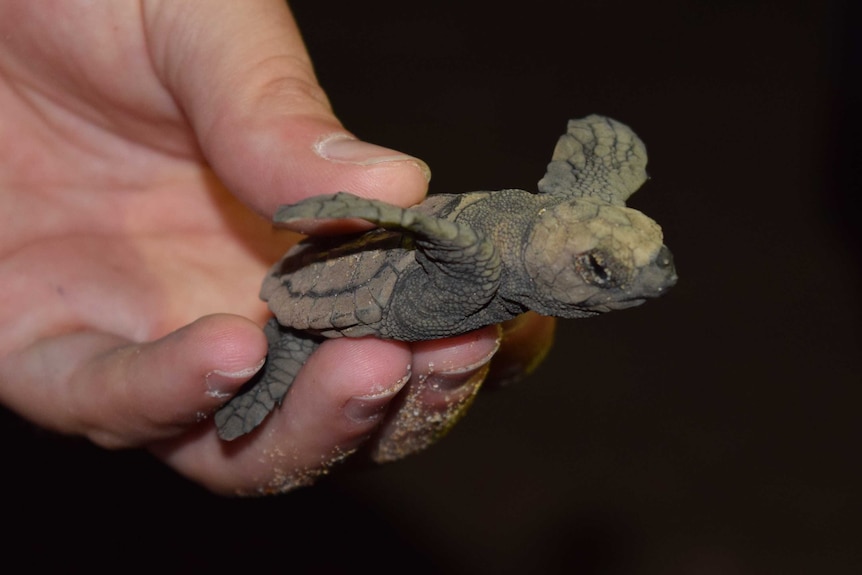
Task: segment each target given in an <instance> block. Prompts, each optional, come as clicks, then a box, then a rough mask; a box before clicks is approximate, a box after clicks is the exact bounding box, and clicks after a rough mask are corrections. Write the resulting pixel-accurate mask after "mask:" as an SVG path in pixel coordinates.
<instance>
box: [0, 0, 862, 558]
mask: <svg viewBox="0 0 862 575" xmlns="http://www.w3.org/2000/svg"><path fill="white" fill-rule="evenodd" d="M851 4H852V2H847V3H846V4H844V3H841V2H836V1H833V2H815V1H811V2H807V3H802V2H797V3H794V2H787V1H784V2H780V1H775V2H769V1H765V0H760V1H758V0H749V1H744V2H743V1H741V0H724V1H719V0H715V1H712V2H704V1H702V2H685V1H682V0H678V1H659V2H644V1H634V0H619V1H600V0H582V1H573V2H566V3H564V2H544V1H540V0H534V1H531V2H523V3H515V4H513V5H510V6H507V5H506V4H505V3H502V2H498V3H477V2H467V1H465V2H461V3H457V4H456V5H449V4H448V3H440V2H421V3H405V2H397V3H396V2H391V1H377V2H349V3H348V2H343V3H333V2H316V1H306V2H295V3H294V6H293V7H294V11H295V14H296V17H297V20H298V21H299V24H300V26H301V28H302V29H303V31H304V34H305V37H306V41H307V43H308V46H309V50H310V52H311V55H312V58H313V59H314V60H315V63H316V66H317V70H318V75H319V77H320V81H321V83H322V85H323V87H324V88H325V89H326V90H327V91H328V93H329V95H330V97H331V99H332V102H333V105H334V107H335V109H336V112H337V113H338V114H339V117H340V118H341V119H342V121H343V122H344V123H345V125H346V126H347V127H348V128H349V129H351V130H352V131H354V132H355V133H356V134H358V135H359V136H361V137H362V138H364V139H367V140H369V141H373V142H376V143H380V144H383V145H386V146H390V147H393V148H397V149H400V150H403V151H405V152H408V153H411V154H414V155H416V156H419V157H422V158H423V159H425V160H426V161H428V163H429V164H430V165H431V167H432V169H433V170H434V179H433V181H432V185H431V189H432V191H434V192H456V191H469V190H475V189H496V188H504V187H522V188H527V189H534V186H535V182H536V181H537V180H538V179H539V178H540V177H541V176H542V174H543V173H544V169H545V165H546V164H547V162H548V160H549V156H550V153H551V150H552V149H553V145H554V143H555V141H556V138H557V137H558V136H559V134H560V133H562V131H563V130H564V129H565V122H566V120H567V119H568V118H572V117H581V116H585V115H587V114H590V113H594V112H595V113H602V114H606V115H609V116H612V117H614V118H617V119H619V120H621V121H623V122H625V123H627V124H629V125H630V126H632V127H633V128H634V129H635V131H636V132H637V133H638V134H639V135H640V136H641V138H642V139H643V140H644V141H645V142H646V144H647V147H648V150H649V154H650V175H651V176H652V180H651V181H650V182H649V183H648V184H647V185H646V186H645V187H644V188H643V189H642V190H641V191H640V192H639V193H638V194H637V195H635V196H634V197H633V198H632V201H631V202H630V205H632V206H633V207H636V208H638V209H640V210H642V211H644V212H645V213H647V214H648V215H650V216H651V217H653V218H654V219H656V220H657V221H658V222H660V223H661V224H662V226H663V228H664V230H665V236H666V241H667V243H668V245H669V246H670V247H671V249H672V250H673V252H674V254H675V256H676V261H677V266H678V271H679V274H680V278H681V279H680V282H679V284H678V285H677V287H676V288H674V290H672V292H671V293H670V294H668V296H667V297H665V298H663V299H661V300H657V301H653V302H649V303H648V304H647V305H645V306H643V307H641V308H638V309H635V310H630V311H626V312H623V313H617V314H610V315H607V316H603V317H601V318H598V319H593V320H590V321H570V322H562V323H561V324H560V329H559V336H558V339H557V342H556V344H555V349H554V352H553V353H552V354H551V357H550V359H549V360H548V361H547V362H546V363H545V364H544V365H543V366H542V367H541V368H540V370H539V371H538V372H537V373H536V374H535V375H534V376H533V377H532V378H531V379H530V380H529V381H527V382H525V383H523V384H521V385H519V386H516V387H511V388H508V389H505V390H501V391H489V392H487V393H483V394H482V395H481V396H480V398H479V400H478V401H477V402H476V404H475V405H474V407H473V409H472V411H471V413H470V414H469V416H468V417H467V418H466V419H465V420H464V421H463V422H462V423H461V424H460V425H459V426H458V428H457V429H456V430H455V431H453V432H452V434H451V435H450V436H449V437H447V438H446V439H445V440H444V441H443V442H441V443H439V444H438V445H436V446H435V447H433V448H432V449H430V450H429V451H427V452H425V453H423V454H421V455H419V456H415V457H412V458H410V459H408V460H406V461H403V462H400V463H397V464H392V465H388V466H383V467H376V468H371V469H367V470H358V471H352V472H350V473H344V474H335V476H333V477H329V478H327V479H325V480H323V481H321V482H320V483H319V484H318V485H317V486H315V487H313V488H310V489H304V490H301V491H298V492H294V493H292V494H289V495H287V496H283V497H279V498H270V499H263V500H230V499H221V498H217V497H214V496H211V495H209V494H208V493H206V492H205V491H203V490H202V489H200V488H198V487H197V486H195V485H192V484H189V483H187V482H186V481H185V480H183V479H181V478H180V477H178V476H176V475H174V474H173V473H172V472H171V471H169V470H168V469H166V468H163V467H162V466H161V465H160V464H158V463H157V462H155V461H153V460H152V459H150V457H149V456H147V455H146V454H144V453H140V452H119V453H112V452H106V451H101V450H99V449H96V448H94V447H92V446H90V445H88V444H85V443H82V442H79V441H74V440H68V439H60V438H56V437H53V436H51V435H49V434H46V433H44V432H40V431H38V430H34V429H32V428H31V427H29V426H28V425H26V424H24V423H22V422H20V421H18V420H17V419H15V418H13V417H10V416H8V415H6V416H4V417H3V418H2V420H0V423H2V425H3V428H4V431H5V432H6V433H5V435H4V437H5V439H4V440H3V441H2V444H0V445H2V448H3V450H4V463H3V466H2V468H3V479H2V480H0V486H2V487H3V489H4V491H5V494H6V498H7V500H8V501H9V504H8V505H7V506H5V507H6V511H5V512H4V516H5V521H4V522H3V523H4V524H5V525H6V527H8V528H11V529H12V531H13V532H14V533H15V534H16V535H15V536H14V537H12V538H11V539H10V538H9V537H8V536H4V543H3V547H4V548H5V551H6V557H7V561H8V560H10V558H12V557H20V558H23V559H25V560H26V561H28V563H29V564H30V565H39V564H42V563H44V564H46V565H51V566H58V567H64V568H65V569H64V570H69V571H75V570H83V569H84V568H98V567H110V566H113V567H114V568H115V569H118V570H120V571H125V570H127V569H128V568H129V567H136V568H157V569H159V570H161V571H167V572H174V571H202V570H208V569H215V568H221V569H228V568H237V569H240V568H242V569H245V570H247V571H248V572H270V571H272V572H276V571H278V572H286V573H330V572H331V573H342V572H344V573H346V572H354V571H356V570H358V569H362V570H364V569H373V570H377V571H384V572H393V571H395V570H398V571H399V572H402V571H403V572H416V573H425V572H428V573H431V572H447V573H467V572H471V573H524V572H533V573H557V572H569V573H583V574H593V573H596V574H598V573H660V574H676V573H680V574H683V573H709V574H711V573H716V574H725V573H733V574H735V573H745V574H747V573H833V574H834V573H859V572H862V550H860V549H859V546H860V536H862V529H860V526H859V517H860V512H862V497H860V484H862V481H860V480H862V474H860V472H859V470H858V469H857V467H858V465H859V461H858V459H859V440H860V438H862V433H860V424H859V416H858V411H859V403H860V399H862V393H860V384H862V378H860V369H859V352H860V346H859V343H860V341H859V339H860V338H859V335H860V333H859V332H860V329H859V328H860V321H859V320H860V303H859V300H858V296H859V293H860V290H859V287H860V273H859V272H860V266H859V253H858V248H859V238H860V236H859V233H858V231H857V230H858V223H857V221H856V220H858V217H856V213H857V212H856V211H855V210H853V209H851V201H852V200H853V199H855V197H854V196H857V195H858V194H859V192H860V178H859V174H858V164H859V161H858V155H859V153H860V146H859V132H858V130H859V127H860V123H859V122H858V119H859V106H860V105H862V102H860V93H859V92H858V89H856V88H855V87H854V86H853V85H852V83H851V79H852V77H853V75H857V74H858V72H859V70H860V64H862V57H860V41H859V40H857V39H856V38H854V37H853V34H854V33H855V34H856V35H857V37H858V36H859V35H860V30H859V29H858V21H859V20H858V17H859V10H858V9H857V8H855V7H851ZM456 6H457V7H456ZM854 26H855V27H856V29H854ZM322 191H323V190H322ZM117 557H119V558H120V562H119V563H114V560H115V558H117Z"/></svg>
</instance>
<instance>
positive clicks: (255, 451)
mask: <svg viewBox="0 0 862 575" xmlns="http://www.w3.org/2000/svg"><path fill="white" fill-rule="evenodd" d="M0 37H2V38H3V39H4V41H3V42H2V43H0V219H2V220H3V221H2V224H0V285H2V286H3V288H2V294H3V295H2V299H0V402H2V403H3V404H4V405H6V406H8V407H9V408H11V409H12V410H13V411H15V412H17V413H18V414H20V415H21V416H23V417H24V418H27V419H29V420H31V421H32V422H34V423H35V424H37V425H40V426H43V427H46V428H48V429H51V430H54V431H57V432H60V433H64V434H75V435H83V436H86V437H88V438H89V439H90V440H92V441H93V442H94V443H96V444H98V445H100V446H103V447H106V448H130V447H143V448H147V449H149V450H150V451H151V452H152V453H153V454H154V455H155V456H156V457H158V458H160V459H161V460H163V461H164V462H165V463H166V464H167V465H169V466H170V467H172V468H174V469H176V470H177V471H178V472H179V473H181V474H183V475H185V476H186V477H188V478H189V479H191V480H193V481H195V482H197V483H199V484H201V485H203V486H204V487H206V488H207V489H210V490H212V491H214V492H217V493H225V494H228V493H258V492H272V491H285V490H288V489H290V488H292V487H295V486H297V485H301V484H304V483H308V482H310V481H311V480H313V479H314V477H316V476H317V475H319V472H320V471H321V470H322V469H325V468H327V467H328V465H329V464H330V463H331V462H332V461H333V459H335V458H338V457H340V456H343V455H344V454H349V453H351V452H353V451H354V450H356V449H357V448H360V447H363V446H368V447H370V448H371V449H370V451H374V450H375V449H378V448H380V447H381V446H383V447H384V448H385V449H386V450H387V451H389V452H395V453H403V454H408V453H409V452H410V451H411V448H410V447H407V448H404V449H400V450H399V449H398V446H397V445H395V446H394V447H393V445H392V443H393V442H398V441H402V437H403V433H401V434H399V433H396V432H394V431H393V429H394V427H395V426H394V425H393V424H392V423H391V422H392V421H393V420H394V419H397V409H396V408H395V407H393V408H392V409H388V408H389V407H390V405H389V404H390V403H391V402H392V400H393V399H394V398H395V397H396V396H397V394H398V393H399V392H400V393H404V392H405V390H407V389H411V388H412V389H414V390H417V389H418V390H419V391H420V393H418V397H419V398H420V401H421V403H422V405H423V409H425V410H426V411H427V412H429V413H430V412H434V411H439V412H445V411H446V410H447V408H448V407H450V406H451V405H453V404H455V403H457V402H459V401H463V399H464V398H465V397H466V396H467V395H469V394H470V393H472V391H474V390H475V387H476V385H478V382H477V379H481V375H482V373H483V371H484V366H485V365H486V364H487V363H488V361H489V360H490V358H491V356H492V355H493V354H494V352H495V351H496V350H497V349H498V343H499V337H498V333H499V332H498V330H497V329H496V328H495V327H489V328H485V329H483V330H479V331H477V332H474V333H471V334H467V335H464V336H460V337H458V338H452V339H448V340H439V341H436V342H424V343H417V344H412V345H410V344H405V343H402V342H392V341H380V340H375V339H370V338H364V339H357V340H349V339H340V340H332V341H327V342H326V343H325V344H324V345H322V346H321V347H320V349H319V350H318V351H317V352H316V353H315V354H314V356H313V357H312V358H311V359H310V360H309V362H308V363H307V364H306V366H305V367H304V368H303V370H302V371H301V373H300V375H299V377H298V378H297V380H296V382H295V385H294V387H293V388H292V390H291V392H290V394H288V397H287V400H286V401H285V403H284V405H283V406H282V407H281V409H279V410H277V412H276V414H275V415H274V417H271V418H269V420H268V421H267V423H266V424H265V426H262V428H261V429H260V430H259V431H257V432H255V433H254V434H252V435H251V436H249V437H246V438H243V439H242V440H239V441H236V442H233V443H231V444H230V445H227V444H225V442H222V441H221V440H219V439H218V437H217V435H216V431H215V427H214V426H213V424H212V420H211V414H212V412H213V411H214V410H215V409H216V408H217V407H218V406H219V405H221V404H222V403H223V402H224V401H225V400H226V399H227V397H228V396H229V395H230V394H232V393H233V392H234V391H236V390H237V389H238V388H239V387H240V386H241V385H242V384H243V383H244V382H245V381H246V380H247V379H248V378H249V377H250V376H251V375H252V374H253V373H254V372H255V371H256V370H257V369H258V368H259V367H260V365H261V362H262V360H263V358H264V356H265V353H266V341H265V337H264V335H263V333H262V331H261V329H260V326H261V325H262V324H263V323H264V322H265V321H266V319H267V317H268V315H269V314H268V312H267V310H266V308H265V305H264V304H263V303H262V302H260V301H259V300H258V298H257V292H258V288H259V285H260V281H261V279H262V277H263V276H264V274H265V272H266V270H267V268H268V266H269V265H270V264H271V263H272V262H273V261H275V260H277V259H278V258H279V257H280V256H281V254H282V253H283V252H284V251H285V250H286V249H287V247H288V246H289V245H291V243H293V242H295V241H296V239H297V237H298V236H297V235H294V234H291V233H290V232H284V231H282V232H275V231H273V228H272V225H271V224H270V222H269V218H270V217H271V215H272V213H273V212H274V211H275V209H276V207H277V206H278V205H279V204H284V203H290V202H293V201H297V200H300V199H302V198H304V197H307V196H310V195H314V194H320V193H331V192H333V191H338V190H342V191H348V192H352V193H354V194H358V195H361V196H365V197H372V198H377V199H381V200H384V201H387V202H391V203H394V204H398V205H402V206H409V205H412V204H415V203H417V202H419V201H421V199H422V198H423V197H424V195H425V193H426V192H427V186H428V177H429V175H428V174H429V172H428V169H427V167H426V166H425V165H424V163H422V162H421V161H420V160H418V159H416V158H412V157H410V156H407V155H405V154H402V153H400V152H398V151H394V150H390V149H386V148H383V147H380V146H375V145H372V144H368V143H364V142H361V141H360V140H358V139H356V138H355V137H354V136H353V135H352V134H350V133H349V132H348V131H347V130H346V129H345V128H344V127H343V126H342V125H341V123H340V122H339V121H338V119H336V117H335V116H334V114H333V111H332V109H331V108H330V106H329V103H328V100H327V98H326V95H325V93H324V92H323V90H322V89H321V88H320V86H318V84H317V80H316V78H315V75H314V72H313V69H312V66H311V62H310V60H309V57H308V55H307V53H306V50H305V47H304V45H303V43H302V40H301V38H300V35H299V33H298V31H297V29H296V25H295V23H294V21H293V18H292V16H291V14H290V12H289V10H288V8H287V7H286V6H285V5H284V2H283V1H281V0H246V1H244V2H233V1H227V0H187V1H183V2H159V1H131V0H120V1H116V2H96V3H92V2H85V1H78V0H62V1H54V2H49V1H40V2H30V1H29V0H10V1H8V2H3V3H0ZM304 231H313V228H312V229H311V230H308V229H306V230H304ZM551 332H552V320H548V319H545V318H538V317H535V316H531V317H527V318H526V319H524V320H522V321H521V323H520V325H519V329H517V330H515V331H513V332H512V333H513V334H515V335H513V338H512V339H513V340H516V341H514V343H513V346H512V347H514V348H517V349H518V350H519V352H520V355H512V356H511V357H513V358H514V359H513V360H512V362H510V363H512V364H513V365H515V367H516V368H517V366H520V365H526V364H528V363H530V362H531V357H534V356H535V355H536V354H538V353H540V350H541V349H543V347H544V345H543V344H540V343H536V342H545V343H547V342H548V341H549V339H550V337H551ZM507 342H508V340H506V339H504V344H503V345H504V347H503V351H505V346H506V345H507ZM525 342H531V343H530V345H525ZM530 346H533V347H534V348H535V351H534V352H529V353H526V356H525V352H524V350H525V349H527V350H529V349H530ZM507 355H508V354H505V353H498V357H500V358H501V361H500V363H498V362H497V360H495V372H496V371H499V372H500V373H505V374H506V375H507V376H510V375H511V372H512V370H510V369H506V368H505V367H499V366H506V361H505V359H506V356H507ZM429 374H430V378H428V377H427V376H428V375H429ZM422 386H424V387H422ZM7 440H11V441H14V438H7ZM387 442H388V443H387Z"/></svg>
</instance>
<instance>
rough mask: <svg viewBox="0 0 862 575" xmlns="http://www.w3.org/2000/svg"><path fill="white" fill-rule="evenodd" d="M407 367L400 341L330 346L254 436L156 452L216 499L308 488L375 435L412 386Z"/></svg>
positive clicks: (196, 439) (184, 442)
mask: <svg viewBox="0 0 862 575" xmlns="http://www.w3.org/2000/svg"><path fill="white" fill-rule="evenodd" d="M410 361H411V354H410V349H409V347H408V346H407V344H404V343H401V342H387V341H381V340H377V339H373V338H363V339H347V338H344V339H337V340H328V341H325V342H324V343H323V344H322V345H321V346H320V347H319V348H318V349H317V350H316V352H315V353H314V354H313V355H312V356H311V357H310V358H309V360H308V361H307V362H306V364H305V365H304V366H303V367H302V369H301V370H300V372H299V375H298V376H297V378H296V381H295V382H294V384H293V386H292V387H291V389H290V392H289V393H288V394H287V397H286V398H285V401H284V403H283V404H282V406H281V407H280V408H277V409H276V410H275V411H274V412H273V413H272V414H271V415H270V416H269V417H268V418H267V419H266V420H264V422H263V423H262V424H261V426H260V427H259V428H258V429H256V430H255V431H253V432H252V433H250V434H248V435H246V436H243V437H241V438H238V439H236V440H234V441H231V442H225V441H222V440H220V439H218V437H217V436H216V433H215V429H214V427H212V428H210V427H207V428H206V429H202V430H201V432H200V433H199V434H198V436H192V437H184V438H179V439H176V440H172V441H167V442H163V443H162V444H161V445H157V446H155V447H154V448H153V451H154V452H155V453H156V454H157V455H158V456H159V457H162V458H164V459H165V460H166V461H167V462H168V463H169V464H170V465H172V466H173V467H175V468H176V469H177V470H179V471H180V472H181V473H183V474H185V475H186V476H188V477H189V478H191V479H193V480H195V481H197V482H199V483H202V484H204V485H206V486H207V487H208V488H210V489H211V490H213V491H216V492H219V493H225V494H242V495H254V494H270V493H280V492H284V491H289V490H291V489H294V488H296V487H299V486H303V485H308V484H310V483H312V482H314V480H315V479H317V478H318V477H320V476H321V475H323V474H325V473H327V472H328V471H329V469H330V468H331V467H332V466H333V465H335V464H336V463H338V462H339V461H341V460H343V459H344V458H346V457H347V456H348V455H350V454H351V453H352V452H353V451H354V450H355V449H357V448H358V447H359V446H360V445H361V444H362V443H363V442H365V441H366V440H367V439H368V438H369V437H370V436H371V434H373V433H374V431H375V430H376V429H377V427H378V426H379V424H380V421H381V420H382V418H383V416H384V415H385V413H386V411H387V408H388V406H389V404H390V402H391V401H392V400H393V398H395V397H396V396H397V395H398V393H399V392H400V391H401V388H402V387H403V386H404V384H405V383H406V382H407V381H408V380H409V378H410ZM210 425H211V424H210Z"/></svg>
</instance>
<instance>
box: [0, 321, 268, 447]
mask: <svg viewBox="0 0 862 575" xmlns="http://www.w3.org/2000/svg"><path fill="white" fill-rule="evenodd" d="M265 354H266V339H265V337H264V335H263V333H262V332H261V330H260V328H258V327H257V326H256V325H255V324H254V323H253V322H251V321H249V320H247V319H244V318H241V317H238V316H228V315H217V316H208V317H205V318H202V319H200V320H198V321H196V322H194V323H192V324H191V325H188V326H186V327H184V328H182V329H180V330H178V331H175V332H173V333H171V334H169V335H168V336H166V337H164V338H162V339H160V340H157V341H154V342H151V343H144V344H134V343H130V342H128V341H127V340H123V339H122V338H119V337H116V336H112V335H108V334H100V333H94V332H87V333H75V334H69V335H64V336H59V337H54V338H49V339H46V340H43V341H41V342H39V343H37V344H35V345H34V346H31V347H30V348H28V349H26V350H24V351H22V352H19V353H18V354H16V355H15V356H14V357H8V358H6V359H5V360H4V362H3V365H2V372H0V373H2V374H3V375H4V377H3V380H4V381H14V382H15V386H14V387H13V386H5V387H4V389H3V392H4V395H7V397H5V398H4V400H8V403H9V404H10V405H11V406H12V407H13V408H17V410H18V411H19V412H21V413H22V415H24V416H25V417H28V418H29V419H32V420H34V421H35V422H37V423H40V424H42V425H44V426H46V427H49V428H52V429H55V430H57V431H60V432H63V433H74V434H82V435H85V436H87V437H89V438H90V439H91V440H92V441H94V442H95V443H97V444H99V445H102V446H104V447H110V448H119V447H131V446H138V445H143V444H146V443H148V442H151V441H154V440H157V439H162V438H165V437H170V436H173V435H176V434H177V433H180V432H181V431H184V430H185V429H187V428H188V427H190V426H192V425H194V424H195V423H196V421H197V420H200V419H203V418H204V417H206V416H207V415H208V414H209V413H210V412H211V411H212V410H214V409H215V408H216V407H217V406H218V405H220V404H221V403H223V401H224V399H225V398H226V397H227V396H228V395H230V394H232V393H233V392H234V391H235V390H236V389H237V388H238V387H239V386H241V385H242V383H243V382H244V381H246V380H247V379H248V378H249V377H250V376H251V375H253V374H254V372H255V371H257V369H259V368H260V366H261V365H262V362H263V358H264V356H265ZM9 373H14V379H12V378H11V377H9V378H7V377H5V376H6V375H8V374H9Z"/></svg>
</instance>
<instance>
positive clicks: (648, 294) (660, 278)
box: [633, 245, 678, 298]
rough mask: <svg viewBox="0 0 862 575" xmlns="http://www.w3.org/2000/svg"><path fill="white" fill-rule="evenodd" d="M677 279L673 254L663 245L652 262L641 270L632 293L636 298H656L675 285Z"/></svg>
mask: <svg viewBox="0 0 862 575" xmlns="http://www.w3.org/2000/svg"><path fill="white" fill-rule="evenodd" d="M677 279H678V276H677V275H676V267H674V265H673V254H671V253H670V250H669V249H667V246H664V245H663V246H662V247H661V249H659V251H658V252H657V253H656V256H655V258H654V259H653V261H652V262H650V264H649V265H648V266H646V267H644V268H643V269H642V270H641V273H640V275H639V277H638V279H637V284H636V286H635V289H634V290H633V291H634V292H635V294H636V297H638V298H653V297H658V296H660V295H663V294H664V293H665V292H666V291H667V290H669V289H670V288H672V287H673V286H674V285H676V281H677ZM633 295H634V294H633Z"/></svg>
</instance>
